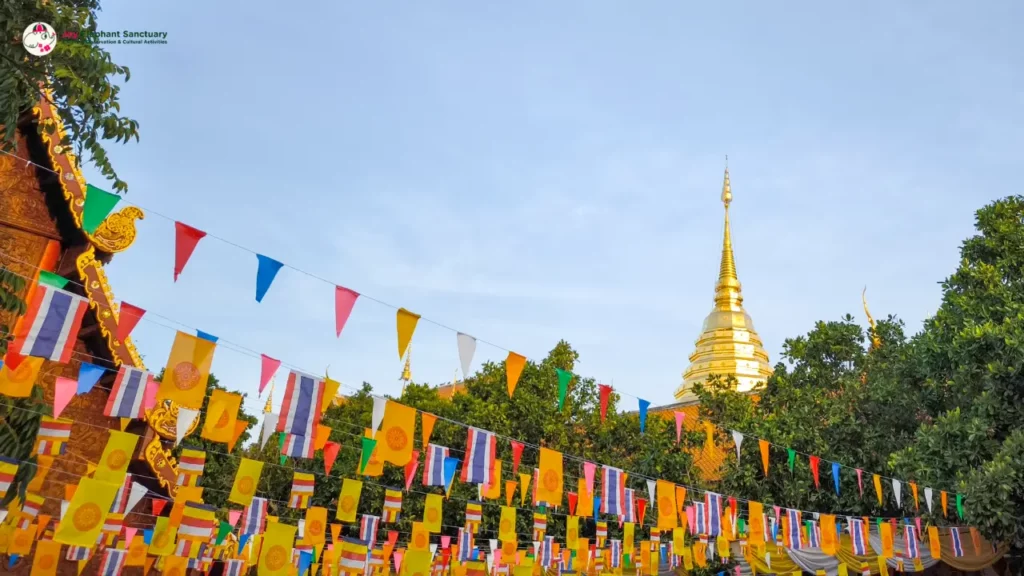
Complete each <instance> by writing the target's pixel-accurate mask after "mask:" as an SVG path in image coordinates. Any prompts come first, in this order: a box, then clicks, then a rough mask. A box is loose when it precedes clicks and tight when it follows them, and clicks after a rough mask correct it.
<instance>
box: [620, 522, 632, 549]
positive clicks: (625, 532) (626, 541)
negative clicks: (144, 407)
mask: <svg viewBox="0 0 1024 576" xmlns="http://www.w3.org/2000/svg"><path fill="white" fill-rule="evenodd" d="M622 549H623V550H624V551H625V553H626V554H629V555H631V556H632V554H633V523H632V522H626V523H625V524H623V525H622Z"/></svg>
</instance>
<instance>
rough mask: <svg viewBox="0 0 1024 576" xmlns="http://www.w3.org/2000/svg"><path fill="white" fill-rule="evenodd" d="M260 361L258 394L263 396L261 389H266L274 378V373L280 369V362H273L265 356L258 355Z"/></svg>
mask: <svg viewBox="0 0 1024 576" xmlns="http://www.w3.org/2000/svg"><path fill="white" fill-rule="evenodd" d="M260 360H261V361H262V365H261V366H260V394H263V389H264V388H266V387H267V383H268V382H270V379H271V378H273V377H274V373H275V372H277V369H278V368H280V367H281V361H280V360H274V359H273V358H271V357H270V356H267V355H266V354H260Z"/></svg>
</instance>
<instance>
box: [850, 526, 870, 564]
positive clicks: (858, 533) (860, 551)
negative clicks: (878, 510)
mask: <svg viewBox="0 0 1024 576" xmlns="http://www.w3.org/2000/svg"><path fill="white" fill-rule="evenodd" d="M846 523H847V525H848V526H849V528H850V541H851V542H852V543H853V553H854V554H856V555H858V556H866V555H867V552H868V549H867V544H866V543H865V542H864V521H863V520H861V519H860V518H847V519H846Z"/></svg>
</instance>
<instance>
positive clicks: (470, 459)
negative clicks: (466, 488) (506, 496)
mask: <svg viewBox="0 0 1024 576" xmlns="http://www.w3.org/2000/svg"><path fill="white" fill-rule="evenodd" d="M497 442H498V439H497V438H496V437H495V436H494V433H493V432H487V431H486V430H480V429H479V428H470V429H469V435H468V437H467V439H466V461H465V463H464V464H463V465H462V481H463V482H464V483H467V484H469V483H472V484H483V485H484V486H487V485H488V484H490V483H491V476H492V474H493V472H494V455H495V454H496V453H497V451H498V444H497Z"/></svg>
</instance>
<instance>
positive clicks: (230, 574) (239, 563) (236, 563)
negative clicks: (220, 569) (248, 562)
mask: <svg viewBox="0 0 1024 576" xmlns="http://www.w3.org/2000/svg"><path fill="white" fill-rule="evenodd" d="M243 568H245V560H227V561H225V562H224V576H242V569H243Z"/></svg>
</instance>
